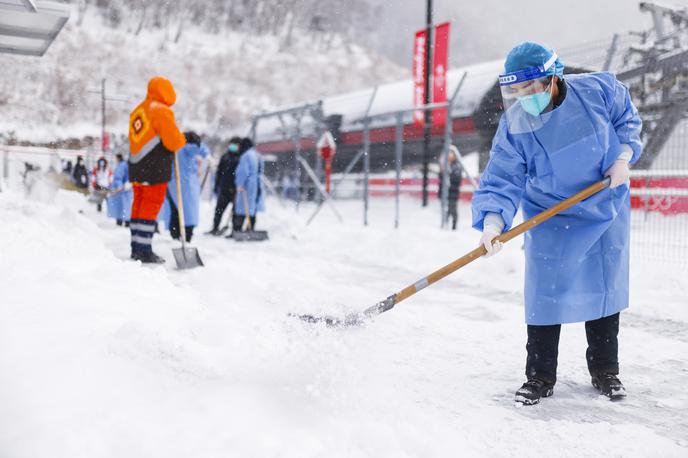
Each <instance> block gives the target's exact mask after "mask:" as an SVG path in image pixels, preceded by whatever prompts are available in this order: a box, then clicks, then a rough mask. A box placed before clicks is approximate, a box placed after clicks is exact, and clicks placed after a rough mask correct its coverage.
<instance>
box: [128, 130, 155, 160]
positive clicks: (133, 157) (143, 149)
mask: <svg viewBox="0 0 688 458" xmlns="http://www.w3.org/2000/svg"><path fill="white" fill-rule="evenodd" d="M159 143H160V136H159V135H156V136H155V137H153V138H151V139H150V140H148V143H146V144H145V145H143V147H141V150H140V151H139V152H138V153H136V154H133V153H132V154H130V155H129V162H131V163H132V164H137V163H139V162H140V161H141V160H142V159H143V158H144V157H146V156H148V153H150V152H151V151H153V148H155V147H156V146H158V144H159Z"/></svg>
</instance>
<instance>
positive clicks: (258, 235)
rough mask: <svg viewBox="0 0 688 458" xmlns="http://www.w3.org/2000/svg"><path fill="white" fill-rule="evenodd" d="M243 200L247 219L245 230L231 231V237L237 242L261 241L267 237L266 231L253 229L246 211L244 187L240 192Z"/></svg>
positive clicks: (246, 196)
mask: <svg viewBox="0 0 688 458" xmlns="http://www.w3.org/2000/svg"><path fill="white" fill-rule="evenodd" d="M240 194H241V196H242V199H243V200H244V209H245V210H246V220H247V221H248V224H247V227H246V231H245V232H233V233H232V238H233V239H234V240H236V241H237V242H262V241H263V240H267V239H268V231H254V230H253V226H252V225H251V217H250V216H249V213H250V212H249V211H248V193H247V192H246V190H245V189H244V190H243V191H241V192H240Z"/></svg>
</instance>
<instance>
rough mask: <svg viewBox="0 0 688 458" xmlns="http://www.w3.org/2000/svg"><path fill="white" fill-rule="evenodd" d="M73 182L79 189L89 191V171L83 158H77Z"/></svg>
mask: <svg viewBox="0 0 688 458" xmlns="http://www.w3.org/2000/svg"><path fill="white" fill-rule="evenodd" d="M72 180H73V181H74V186H76V187H77V188H80V189H88V170H86V165H84V158H83V157H82V156H77V158H76V165H75V166H74V169H73V171H72Z"/></svg>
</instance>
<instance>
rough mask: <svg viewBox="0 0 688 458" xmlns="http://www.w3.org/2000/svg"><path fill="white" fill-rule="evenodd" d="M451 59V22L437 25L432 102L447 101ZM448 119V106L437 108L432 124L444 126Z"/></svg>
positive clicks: (434, 111)
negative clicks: (449, 61) (448, 73)
mask: <svg viewBox="0 0 688 458" xmlns="http://www.w3.org/2000/svg"><path fill="white" fill-rule="evenodd" d="M448 60H449V23H448V22H445V23H443V24H438V25H437V26H435V52H434V54H433V59H432V103H442V102H446V101H447V69H448V66H449V65H448ZM446 120H447V109H446V108H435V110H433V113H432V125H433V126H435V127H444V125H445V123H446Z"/></svg>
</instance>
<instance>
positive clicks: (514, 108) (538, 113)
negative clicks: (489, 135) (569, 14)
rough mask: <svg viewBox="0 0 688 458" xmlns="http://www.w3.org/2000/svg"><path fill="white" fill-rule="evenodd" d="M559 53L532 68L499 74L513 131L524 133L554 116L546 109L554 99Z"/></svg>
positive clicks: (506, 112)
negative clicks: (555, 68) (555, 70)
mask: <svg viewBox="0 0 688 458" xmlns="http://www.w3.org/2000/svg"><path fill="white" fill-rule="evenodd" d="M556 60H557V55H556V54H552V57H551V58H550V59H549V60H548V61H547V62H545V64H544V65H541V66H537V67H530V68H526V69H523V70H518V71H515V72H511V73H506V74H504V75H500V76H499V87H500V89H501V92H502V101H503V103H504V116H505V117H506V122H507V126H508V129H509V132H510V133H512V134H522V133H527V132H533V131H535V130H538V129H540V128H541V127H542V126H544V125H545V124H546V123H547V121H548V119H549V118H550V116H551V112H545V110H546V109H547V107H548V106H549V105H550V104H551V102H552V91H553V85H554V78H553V77H554V72H553V70H554V63H555V62H556Z"/></svg>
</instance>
